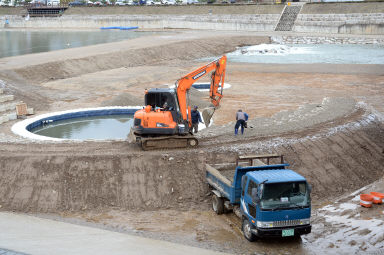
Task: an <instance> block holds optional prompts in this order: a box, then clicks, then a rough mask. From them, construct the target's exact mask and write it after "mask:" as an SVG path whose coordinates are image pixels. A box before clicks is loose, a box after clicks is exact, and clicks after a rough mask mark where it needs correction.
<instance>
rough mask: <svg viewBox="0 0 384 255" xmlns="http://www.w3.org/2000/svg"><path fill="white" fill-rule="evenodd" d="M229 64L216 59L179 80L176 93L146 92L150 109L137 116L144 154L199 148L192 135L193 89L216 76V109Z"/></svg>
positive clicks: (212, 93) (213, 91)
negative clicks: (165, 149) (209, 76)
mask: <svg viewBox="0 0 384 255" xmlns="http://www.w3.org/2000/svg"><path fill="white" fill-rule="evenodd" d="M226 63H227V57H226V56H223V57H221V58H219V59H216V60H215V61H212V62H211V63H209V64H207V65H205V66H202V67H200V68H198V69H197V70H195V71H193V72H191V73H189V74H187V75H186V76H184V77H182V78H180V79H179V80H177V81H176V84H175V85H176V86H175V88H174V89H159V88H157V89H150V90H146V91H145V105H146V106H145V108H144V109H142V110H138V111H137V112H136V113H135V115H134V125H133V128H132V132H133V134H134V136H135V137H134V140H135V141H136V142H137V143H139V144H140V145H141V147H142V148H143V149H144V150H147V149H157V148H177V147H194V146H197V145H198V140H197V139H196V138H195V137H194V136H193V134H192V132H191V131H192V120H191V117H190V115H189V113H190V112H191V106H190V105H189V89H190V88H191V87H192V84H193V83H195V82H196V81H197V80H199V79H200V78H201V77H203V76H205V75H206V74H208V73H210V72H212V74H211V85H210V90H209V96H210V99H211V102H212V104H213V106H214V109H216V108H217V107H218V106H219V103H220V100H221V98H222V97H223V93H222V92H223V87H224V78H225V66H226ZM165 103H166V104H165ZM165 105H166V107H164V106H165ZM203 115H204V113H203ZM211 116H212V115H210V116H209V118H208V119H209V120H210V117H211ZM209 120H208V121H209ZM206 122H207V120H206Z"/></svg>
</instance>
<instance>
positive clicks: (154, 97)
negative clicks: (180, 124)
mask: <svg viewBox="0 0 384 255" xmlns="http://www.w3.org/2000/svg"><path fill="white" fill-rule="evenodd" d="M144 100H145V105H150V106H152V108H153V109H156V108H164V105H165V103H167V104H166V106H167V110H169V111H177V109H178V107H177V102H176V92H175V90H174V89H157V88H156V89H150V90H149V91H148V92H147V93H146V94H145V98H144ZM175 121H176V119H175Z"/></svg>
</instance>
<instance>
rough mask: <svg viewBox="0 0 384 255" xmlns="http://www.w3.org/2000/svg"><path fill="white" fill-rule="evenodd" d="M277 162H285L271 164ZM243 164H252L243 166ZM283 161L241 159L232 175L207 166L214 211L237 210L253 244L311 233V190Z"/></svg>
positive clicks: (225, 170) (246, 157) (256, 158)
mask: <svg viewBox="0 0 384 255" xmlns="http://www.w3.org/2000/svg"><path fill="white" fill-rule="evenodd" d="M274 158H275V159H276V158H280V159H281V162H280V163H279V164H270V160H271V159H274ZM242 160H243V161H244V160H245V161H246V162H249V163H248V164H246V165H244V164H240V163H241V161H242ZM262 160H264V161H266V162H263V161H262ZM283 161H284V160H283V156H281V155H264V156H263V155H261V156H241V157H239V159H238V160H237V162H236V165H235V167H236V168H235V170H234V171H233V173H230V174H229V173H228V171H229V170H228V169H216V168H214V167H213V166H211V165H206V167H207V171H206V178H207V182H208V184H209V185H210V186H211V187H212V191H213V199H212V201H213V203H212V207H213V209H214V211H215V212H216V213H217V214H221V213H225V212H229V211H231V210H233V211H234V212H235V214H236V215H237V216H239V217H240V218H241V220H242V230H243V233H244V237H245V238H246V239H247V240H249V241H254V240H255V238H256V237H290V236H300V235H303V234H308V233H310V232H311V224H310V216H311V197H310V192H311V186H310V185H309V184H308V183H307V181H306V179H305V178H304V177H303V176H301V175H300V174H298V173H296V172H294V171H293V170H290V169H287V167H288V166H289V164H285V163H284V162H283ZM221 165H223V164H221ZM228 176H231V177H232V178H228Z"/></svg>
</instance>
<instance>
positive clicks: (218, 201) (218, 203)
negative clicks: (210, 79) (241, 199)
mask: <svg viewBox="0 0 384 255" xmlns="http://www.w3.org/2000/svg"><path fill="white" fill-rule="evenodd" d="M212 209H213V211H215V213H217V214H223V213H224V199H223V198H221V197H218V196H216V194H213V197H212Z"/></svg>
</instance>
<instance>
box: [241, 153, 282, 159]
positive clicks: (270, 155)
mask: <svg viewBox="0 0 384 255" xmlns="http://www.w3.org/2000/svg"><path fill="white" fill-rule="evenodd" d="M279 157H280V155H278V154H265V155H241V156H239V159H260V158H279Z"/></svg>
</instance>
